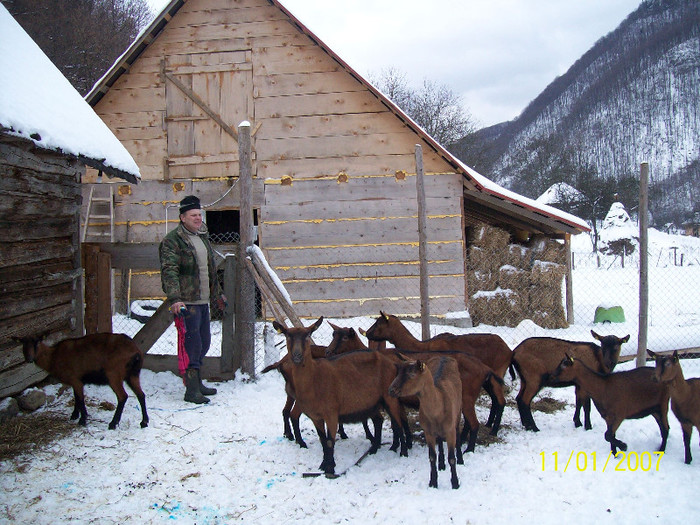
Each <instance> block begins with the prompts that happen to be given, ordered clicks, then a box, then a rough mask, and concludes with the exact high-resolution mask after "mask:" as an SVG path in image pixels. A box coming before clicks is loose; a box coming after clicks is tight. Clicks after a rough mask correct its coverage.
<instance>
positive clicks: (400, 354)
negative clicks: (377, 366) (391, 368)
mask: <svg viewBox="0 0 700 525" xmlns="http://www.w3.org/2000/svg"><path fill="white" fill-rule="evenodd" d="M394 353H395V354H396V357H398V358H399V359H401V361H408V357H406V356H405V355H403V354H402V353H401V352H398V351H397V352H394Z"/></svg>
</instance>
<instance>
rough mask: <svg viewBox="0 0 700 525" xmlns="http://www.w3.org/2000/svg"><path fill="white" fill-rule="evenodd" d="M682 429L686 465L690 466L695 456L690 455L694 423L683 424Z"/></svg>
mask: <svg viewBox="0 0 700 525" xmlns="http://www.w3.org/2000/svg"><path fill="white" fill-rule="evenodd" d="M681 429H683V446H684V447H685V464H686V465H690V462H691V461H693V455H692V454H691V453H690V438H691V437H692V435H693V424H692V423H681Z"/></svg>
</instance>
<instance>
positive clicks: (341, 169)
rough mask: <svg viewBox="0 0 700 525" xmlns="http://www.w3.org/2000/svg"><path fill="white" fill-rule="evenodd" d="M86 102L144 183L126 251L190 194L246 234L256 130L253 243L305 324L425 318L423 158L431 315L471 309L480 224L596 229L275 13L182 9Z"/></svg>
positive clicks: (149, 238)
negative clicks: (245, 148) (463, 155)
mask: <svg viewBox="0 0 700 525" xmlns="http://www.w3.org/2000/svg"><path fill="white" fill-rule="evenodd" d="M378 52H380V50H378ZM86 99H87V101H88V102H89V103H90V104H91V105H92V106H93V107H94V109H95V111H96V112H97V114H99V115H100V116H101V117H102V119H103V120H104V122H105V123H106V124H107V125H108V126H109V127H110V128H111V129H112V130H113V131H114V133H115V135H116V136H117V137H119V139H120V140H121V141H122V143H123V144H124V146H125V147H126V148H127V149H128V150H129V152H130V153H131V154H132V155H133V157H134V159H136V161H137V163H138V165H139V167H140V169H141V174H142V183H141V184H139V186H138V187H134V188H130V187H123V188H121V187H120V188H117V189H116V191H115V192H114V194H115V208H114V217H113V226H114V231H115V240H116V241H126V240H128V241H130V242H156V241H159V240H160V239H161V238H162V237H163V235H164V234H165V233H166V231H167V230H168V229H170V228H172V227H174V225H175V224H176V223H177V220H178V219H177V202H178V201H179V200H180V199H181V198H182V197H183V196H185V195H187V194H190V193H194V194H197V195H198V196H199V197H200V198H201V200H202V203H203V204H205V205H208V206H206V207H205V210H206V220H207V223H208V225H209V228H210V231H211V233H213V234H215V235H221V236H223V238H227V236H229V235H230V234H235V233H236V232H237V228H238V216H237V213H238V210H239V207H240V202H239V193H238V188H237V186H236V182H237V179H238V174H239V165H238V144H237V126H238V125H239V124H240V123H241V122H242V121H248V122H250V124H251V129H252V164H253V166H252V168H253V176H254V191H253V197H252V200H253V203H252V204H253V207H254V210H255V222H256V225H257V235H258V238H257V244H258V245H259V246H260V248H261V249H262V251H263V253H264V254H265V256H266V257H267V259H268V261H269V264H270V266H271V267H272V268H273V269H274V270H275V271H276V272H277V274H278V275H279V277H280V279H281V280H282V281H283V282H284V284H285V285H286V287H287V289H288V291H289V294H290V296H291V298H292V301H293V302H294V305H295V308H296V310H297V313H298V314H299V315H300V316H303V317H306V316H309V317H316V316H319V315H324V316H329V317H347V316H356V315H367V314H373V315H374V314H376V313H377V312H378V311H379V309H380V308H382V309H384V310H386V311H389V312H392V313H397V314H406V315H413V314H416V313H418V311H419V304H420V302H419V301H418V300H417V299H418V297H419V263H418V252H419V250H418V219H417V214H418V212H417V210H418V204H417V198H416V173H417V168H416V154H415V152H416V145H420V146H421V150H422V158H423V169H424V172H425V180H426V183H425V186H426V211H427V226H426V228H425V233H426V237H427V243H428V248H427V259H428V261H429V265H428V268H429V274H430V280H429V282H430V295H431V314H435V315H444V314H446V313H448V312H454V311H464V310H465V309H467V308H468V301H469V296H470V292H469V290H468V281H467V278H466V270H467V266H468V261H467V254H468V239H469V231H470V228H472V227H474V226H475V225H477V224H481V223H485V224H488V225H490V226H494V227H498V228H501V229H503V230H504V231H506V232H507V233H508V235H510V236H511V237H512V238H516V237H517V238H520V239H530V238H532V237H533V236H537V235H539V236H544V237H545V238H550V239H553V238H556V239H563V238H565V237H566V236H567V235H570V234H577V233H579V232H581V231H585V230H586V229H587V226H586V224H585V222H583V221H581V220H580V219H578V218H576V217H572V216H570V215H567V214H565V213H562V212H559V211H558V210H555V209H553V208H549V207H547V206H539V205H537V204H536V203H534V201H531V200H528V199H526V198H523V197H520V196H518V195H515V194H513V193H511V192H508V191H506V190H504V189H502V188H500V187H498V186H497V185H495V184H493V183H492V182H490V181H489V180H488V179H486V178H485V177H482V176H481V175H479V174H478V173H476V172H474V171H473V170H472V169H470V168H469V167H467V166H465V165H464V164H463V163H461V162H460V161H459V160H458V159H456V158H455V157H454V156H453V155H451V154H450V153H449V152H448V151H447V150H446V149H445V148H444V147H443V146H441V145H440V144H438V143H436V141H435V140H433V139H432V138H431V137H430V136H428V135H427V134H426V133H425V132H424V131H423V130H422V129H421V128H420V127H419V126H417V125H416V124H415V123H414V122H413V121H412V120H411V119H410V118H409V117H407V116H406V115H405V114H404V113H403V112H402V111H401V110H400V109H399V108H398V107H397V106H396V105H394V104H393V103H392V102H391V101H390V100H388V99H387V98H386V97H385V96H384V95H383V94H382V93H380V92H379V91H378V90H377V89H376V88H374V87H373V86H372V85H371V84H370V83H369V82H368V81H367V80H365V79H364V78H362V76H361V75H359V74H358V73H357V72H356V71H355V70H353V68H352V67H350V66H349V65H348V64H347V63H346V62H345V61H343V59H342V58H340V57H339V56H337V55H336V54H335V53H334V52H333V51H332V50H331V49H329V48H328V46H327V45H325V44H324V43H323V42H322V41H321V40H320V39H319V38H318V37H317V36H316V35H314V34H313V33H312V32H311V31H309V29H308V28H307V27H306V26H305V25H304V24H303V23H302V22H301V21H299V20H298V19H297V18H296V17H295V16H294V15H293V14H292V13H290V12H289V11H288V10H287V9H286V8H285V7H284V6H283V5H282V4H281V3H280V2H279V1H276V0H173V1H172V2H170V3H169V4H168V5H167V6H166V7H165V8H164V9H163V11H162V12H161V13H160V14H159V15H158V16H157V17H156V19H155V20H154V21H153V23H152V24H151V25H150V27H149V28H147V30H146V31H144V32H143V33H142V35H141V36H140V38H138V39H137V40H136V41H135V42H134V43H133V44H132V45H131V46H130V47H129V49H128V50H126V51H125V53H124V54H123V55H122V56H121V57H120V59H119V60H118V61H117V62H116V63H115V64H114V65H113V67H112V68H111V69H110V70H109V71H108V72H107V73H106V74H105V75H104V77H103V78H102V79H101V81H100V82H98V83H97V84H96V85H95V86H94V88H93V89H92V91H91V92H90V93H89V94H88V95H87V97H86ZM86 180H88V181H89V179H86ZM83 191H84V195H85V196H87V195H88V192H89V185H86V187H85V188H84V190H83ZM144 278H145V276H144ZM156 278H157V277H156V276H151V279H156ZM139 288H142V289H146V288H147V286H146V284H145V283H139V282H137V281H136V280H135V281H134V282H133V283H132V285H131V288H130V289H131V292H132V296H136V295H138V289H139ZM150 289H151V290H154V289H155V290H157V286H152V287H151V288H150Z"/></svg>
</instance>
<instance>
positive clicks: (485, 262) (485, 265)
mask: <svg viewBox="0 0 700 525" xmlns="http://www.w3.org/2000/svg"><path fill="white" fill-rule="evenodd" d="M467 267H468V268H469V269H470V270H479V271H492V270H495V269H496V268H498V266H496V265H495V262H494V260H493V254H492V253H491V252H490V251H488V250H486V249H484V248H482V247H479V246H471V247H470V248H469V260H468V261H467Z"/></svg>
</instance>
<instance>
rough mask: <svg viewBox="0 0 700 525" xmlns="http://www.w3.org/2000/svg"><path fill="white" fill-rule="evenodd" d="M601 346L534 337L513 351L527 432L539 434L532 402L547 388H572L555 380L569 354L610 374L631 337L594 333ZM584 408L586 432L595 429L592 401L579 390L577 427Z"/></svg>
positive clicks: (520, 410)
mask: <svg viewBox="0 0 700 525" xmlns="http://www.w3.org/2000/svg"><path fill="white" fill-rule="evenodd" d="M591 334H592V335H593V337H594V338H595V339H597V340H598V341H600V346H598V345H597V344H595V343H593V342H591V343H589V342H574V341H566V340H564V339H555V338H553V337H530V338H528V339H525V340H524V341H523V342H522V343H520V344H519V345H518V346H517V347H516V348H515V350H513V365H514V366H515V369H516V370H517V371H518V375H519V376H520V391H519V392H518V395H517V396H516V398H515V399H516V401H517V403H518V411H519V412H520V421H521V422H522V424H523V426H524V427H525V428H526V429H527V430H532V431H534V432H538V431H539V428H537V425H536V424H535V420H534V418H533V417H532V409H531V407H530V404H531V403H532V399H533V398H534V397H535V396H536V395H537V393H538V392H539V391H540V390H541V389H542V388H544V387H546V386H549V387H557V388H558V387H566V386H572V385H573V383H571V382H562V381H561V380H555V379H553V378H552V373H553V372H554V371H555V370H556V368H557V366H559V363H561V360H562V359H564V357H566V354H568V355H570V356H572V357H575V358H576V359H579V360H581V361H582V362H583V363H584V364H585V365H586V366H588V367H589V368H591V369H593V370H595V371H596V372H600V373H604V374H609V373H610V372H612V370H613V368H615V365H616V364H617V361H618V359H619V357H620V350H621V348H622V344H623V343H626V342H627V341H629V338H630V336H629V335H627V336H625V337H623V338H622V339H620V338H618V337H615V336H614V335H608V336H600V335H598V334H596V333H595V332H594V331H592V330H591ZM581 407H583V413H584V420H585V429H586V430H590V429H591V399H590V397H589V396H588V395H586V394H585V393H584V392H581V390H580V389H579V388H577V389H576V410H575V411H574V425H575V426H576V427H580V426H581Z"/></svg>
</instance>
